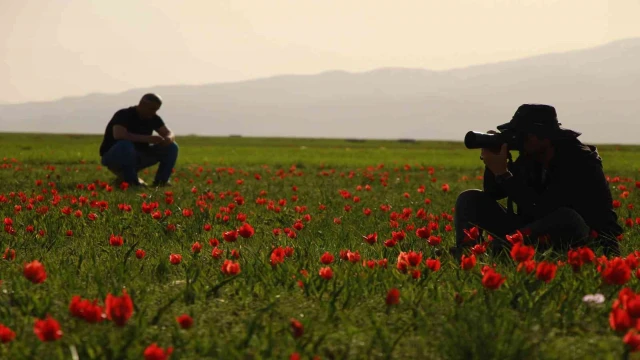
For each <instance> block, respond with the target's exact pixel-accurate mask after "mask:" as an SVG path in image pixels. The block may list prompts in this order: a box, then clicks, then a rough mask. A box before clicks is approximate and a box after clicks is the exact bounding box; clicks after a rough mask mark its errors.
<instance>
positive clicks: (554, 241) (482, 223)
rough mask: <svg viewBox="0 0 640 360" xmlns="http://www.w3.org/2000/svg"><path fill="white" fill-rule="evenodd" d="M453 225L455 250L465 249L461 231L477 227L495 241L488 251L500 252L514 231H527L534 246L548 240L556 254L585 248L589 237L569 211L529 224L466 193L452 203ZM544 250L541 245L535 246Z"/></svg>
mask: <svg viewBox="0 0 640 360" xmlns="http://www.w3.org/2000/svg"><path fill="white" fill-rule="evenodd" d="M454 224H455V230H456V246H457V247H458V248H461V247H463V246H465V245H466V244H464V239H465V233H464V230H465V229H467V230H468V229H470V228H472V227H474V226H478V227H479V228H480V229H481V230H485V231H486V232H488V233H490V234H492V235H493V236H494V237H497V238H496V239H495V240H494V243H493V245H492V248H493V250H494V251H500V250H502V249H503V248H505V247H507V246H508V245H509V244H508V243H507V242H506V241H505V240H504V239H505V236H506V235H511V234H513V233H515V232H516V231H517V230H522V229H528V230H530V231H531V234H530V235H529V236H528V238H529V239H532V240H533V241H532V242H529V241H527V239H525V242H526V243H533V244H537V241H536V240H537V239H538V237H539V236H543V235H546V236H548V240H547V243H548V244H549V245H550V246H552V247H553V248H554V249H557V250H566V249H568V248H570V247H575V246H582V245H585V244H586V241H587V240H588V237H589V226H588V225H587V224H586V223H585V221H584V219H583V218H582V217H581V216H580V215H579V214H578V213H577V212H576V211H575V210H573V209H570V208H566V207H563V208H559V209H557V210H555V211H553V212H551V213H549V214H547V215H546V216H544V217H542V218H540V219H538V220H535V221H533V222H531V223H528V224H526V223H523V221H522V220H521V219H520V218H519V217H518V216H517V215H514V214H510V213H509V212H508V211H507V209H506V208H505V207H504V206H502V205H501V204H500V203H498V202H497V201H496V200H494V199H493V198H491V197H490V196H489V195H488V194H487V193H485V192H483V191H481V190H467V191H464V192H462V193H461V194H460V195H459V196H458V199H457V200H456V206H455V214H454ZM539 245H542V246H544V244H539Z"/></svg>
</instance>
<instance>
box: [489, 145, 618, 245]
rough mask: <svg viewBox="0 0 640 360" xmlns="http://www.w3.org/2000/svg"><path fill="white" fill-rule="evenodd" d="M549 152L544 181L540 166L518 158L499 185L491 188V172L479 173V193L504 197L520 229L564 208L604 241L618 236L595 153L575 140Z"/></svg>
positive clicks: (606, 183)
mask: <svg viewBox="0 0 640 360" xmlns="http://www.w3.org/2000/svg"><path fill="white" fill-rule="evenodd" d="M554 148H555V153H554V156H553V158H552V159H551V161H550V163H549V168H548V169H547V171H546V174H545V175H544V180H543V168H542V166H541V165H540V164H539V163H536V162H534V161H532V160H530V159H528V158H527V157H525V156H524V155H520V156H519V157H518V159H516V161H514V162H513V163H512V164H511V166H510V169H509V170H510V171H511V173H512V174H513V177H512V178H510V179H507V180H506V181H504V182H503V183H502V184H497V183H496V182H495V178H494V176H493V174H492V173H491V171H490V170H488V169H485V174H484V191H485V192H486V193H488V194H489V195H491V196H492V197H493V198H494V199H496V200H499V199H504V198H505V197H507V198H508V199H510V200H511V201H513V203H515V204H516V205H517V215H518V216H520V217H521V219H522V220H523V222H524V223H529V222H532V221H534V220H537V219H540V218H541V217H543V216H545V215H547V214H549V213H551V212H552V211H554V210H556V209H558V208H560V207H569V208H572V209H574V210H575V211H576V212H577V213H578V214H580V215H581V216H582V218H583V219H584V221H585V222H586V224H587V225H588V226H589V227H590V228H591V229H592V230H595V231H596V232H598V234H599V235H601V236H603V237H606V238H608V239H609V241H610V240H612V239H614V238H615V237H616V236H618V235H620V234H621V233H622V227H621V226H620V225H619V224H618V216H617V214H616V212H615V211H614V210H613V199H612V196H611V190H610V189H609V184H608V182H607V180H606V178H605V175H604V172H603V169H602V159H601V158H600V156H599V155H598V151H597V148H596V147H595V146H593V145H585V144H582V143H581V142H580V141H579V140H577V139H571V140H562V141H558V142H557V143H555V144H554ZM609 241H604V243H607V242H609ZM604 243H603V245H604Z"/></svg>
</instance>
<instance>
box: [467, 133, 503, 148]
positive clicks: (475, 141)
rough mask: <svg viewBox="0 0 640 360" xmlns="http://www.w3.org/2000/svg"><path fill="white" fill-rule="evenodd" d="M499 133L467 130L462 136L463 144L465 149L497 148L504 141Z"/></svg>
mask: <svg viewBox="0 0 640 360" xmlns="http://www.w3.org/2000/svg"><path fill="white" fill-rule="evenodd" d="M502 138H503V136H500V134H487V133H482V132H478V131H469V132H468V133H467V135H465V137H464V146H466V147H467V149H482V148H485V149H499V148H500V146H502V144H503V143H504V140H503V139H502Z"/></svg>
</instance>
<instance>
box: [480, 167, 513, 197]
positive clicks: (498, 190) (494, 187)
mask: <svg viewBox="0 0 640 360" xmlns="http://www.w3.org/2000/svg"><path fill="white" fill-rule="evenodd" d="M482 182H483V191H484V192H485V193H487V194H488V195H489V196H491V197H492V198H493V199H494V200H501V199H504V198H505V197H507V193H506V192H505V191H504V189H503V188H502V186H501V185H499V184H498V183H497V182H496V179H495V176H494V175H493V173H492V172H491V170H489V168H487V167H486V166H485V168H484V177H483V181H482Z"/></svg>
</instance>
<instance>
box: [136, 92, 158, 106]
mask: <svg viewBox="0 0 640 360" xmlns="http://www.w3.org/2000/svg"><path fill="white" fill-rule="evenodd" d="M140 102H141V103H142V102H150V103H154V104H157V105H162V99H161V98H160V96H159V95H156V94H153V93H148V94H144V95H143V96H142V98H141V99H140Z"/></svg>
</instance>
